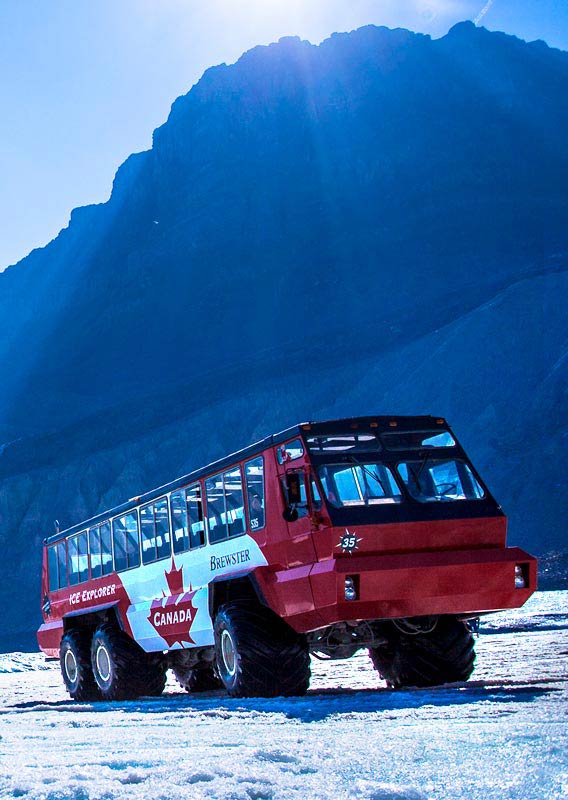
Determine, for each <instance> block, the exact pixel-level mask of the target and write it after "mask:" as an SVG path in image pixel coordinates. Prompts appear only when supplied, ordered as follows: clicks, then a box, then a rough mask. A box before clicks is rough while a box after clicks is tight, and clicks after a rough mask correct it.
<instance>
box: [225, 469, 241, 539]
mask: <svg viewBox="0 0 568 800" xmlns="http://www.w3.org/2000/svg"><path fill="white" fill-rule="evenodd" d="M223 482H224V485H225V503H226V507H227V524H228V526H229V536H239V535H240V534H241V533H244V532H245V527H246V525H245V500H244V494H243V479H242V477H241V468H240V467H234V468H233V469H230V470H228V472H225V474H224V475H223Z"/></svg>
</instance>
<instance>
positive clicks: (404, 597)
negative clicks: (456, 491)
mask: <svg viewBox="0 0 568 800" xmlns="http://www.w3.org/2000/svg"><path fill="white" fill-rule="evenodd" d="M518 564H520V565H522V569H523V573H524V575H525V578H526V585H525V587H524V588H516V587H515V567H516V565H518ZM346 577H351V578H352V579H353V583H354V585H355V587H356V589H357V599H355V600H349V601H348V600H346V599H345V578H346ZM271 583H272V586H271V587H270V589H271V591H270V594H271V595H272V596H273V598H274V601H273V602H275V607H274V610H275V611H277V613H279V614H280V616H282V617H283V618H284V619H286V620H287V622H288V623H289V624H290V625H291V626H292V627H293V628H294V629H295V630H297V631H299V632H304V633H307V632H308V631H311V630H317V629H318V628H321V627H324V626H326V625H332V624H334V623H336V622H344V621H350V620H364V619H367V620H371V619H373V620H374V619H392V618H401V617H416V616H426V615H431V614H456V615H462V616H469V615H471V616H475V615H477V614H485V613H487V612H490V611H500V610H504V609H508V608H519V607H520V606H522V605H523V604H524V603H525V602H526V601H527V600H528V598H529V597H530V596H531V594H533V592H534V591H535V590H536V588H537V561H536V559H535V558H534V557H533V556H530V555H529V554H528V553H526V552H525V551H524V550H521V549H519V548H517V547H510V548H491V549H483V550H465V551H461V550H458V551H451V552H448V551H444V552H427V553H426V552H422V553H413V554H404V555H384V556H372V555H365V556H357V555H353V556H345V557H341V558H336V559H331V560H329V561H323V562H319V563H317V564H314V565H313V566H311V567H308V568H306V567H303V568H299V569H297V570H287V571H285V572H281V573H276V574H275V575H274V581H272V582H271ZM271 605H272V603H271Z"/></svg>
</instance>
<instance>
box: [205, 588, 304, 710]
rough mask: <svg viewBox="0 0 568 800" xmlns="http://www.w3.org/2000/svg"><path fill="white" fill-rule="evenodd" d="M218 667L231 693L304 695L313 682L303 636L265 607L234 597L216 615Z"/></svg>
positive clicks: (247, 694) (274, 695)
mask: <svg viewBox="0 0 568 800" xmlns="http://www.w3.org/2000/svg"><path fill="white" fill-rule="evenodd" d="M214 631H215V655H216V659H217V672H218V674H219V677H220V679H221V681H222V682H223V684H224V686H225V688H226V690H227V692H228V693H229V694H230V695H231V696H232V697H277V696H279V695H284V696H285V697H289V696H292V695H303V694H305V693H306V691H307V689H308V685H309V682H310V656H309V652H308V645H307V642H306V639H305V637H304V636H301V635H300V634H297V633H296V632H295V631H293V630H292V628H290V627H289V626H288V625H286V623H285V622H283V621H282V620H281V619H280V618H279V617H277V616H276V615H275V614H273V613H272V612H271V611H269V610H268V609H266V608H263V607H262V606H259V605H255V604H253V603H250V602H246V601H235V602H233V603H227V604H226V605H224V606H222V607H221V608H220V609H219V612H218V613H217V616H216V618H215V626H214Z"/></svg>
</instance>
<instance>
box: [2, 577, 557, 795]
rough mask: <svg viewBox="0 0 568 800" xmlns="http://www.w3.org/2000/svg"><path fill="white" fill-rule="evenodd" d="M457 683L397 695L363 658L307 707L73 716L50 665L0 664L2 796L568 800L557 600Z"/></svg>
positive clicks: (526, 614) (229, 705)
mask: <svg viewBox="0 0 568 800" xmlns="http://www.w3.org/2000/svg"><path fill="white" fill-rule="evenodd" d="M477 654H478V655H477V666H476V670H475V672H474V674H473V677H472V680H471V681H470V682H469V683H467V684H459V685H453V686H449V687H448V686H446V687H443V688H439V689H429V690H405V691H398V692H393V691H390V690H388V689H386V688H385V686H384V684H383V683H382V682H381V681H380V680H379V678H378V676H377V674H376V673H375V672H373V670H372V668H371V665H370V661H369V659H368V657H367V656H366V654H358V655H357V656H355V657H354V658H353V659H351V660H348V661H343V662H341V661H336V662H329V663H322V662H318V661H315V662H314V663H313V681H312V688H311V690H310V692H309V694H308V695H307V697H305V698H299V699H288V700H286V699H275V700H244V701H243V700H231V699H228V698H227V697H226V696H225V695H224V694H222V693H220V692H210V693H207V694H202V695H195V696H190V695H188V694H186V693H184V692H182V691H180V689H179V688H178V687H177V684H175V682H173V681H171V682H168V686H167V688H166V693H165V695H164V696H163V697H162V698H159V699H147V700H146V699H144V700H139V701H136V702H125V703H101V704H93V705H91V704H79V703H74V702H71V701H70V700H69V699H68V697H67V695H66V693H65V691H64V688H63V684H62V681H61V677H60V674H59V666H58V664H57V663H54V662H48V663H46V662H45V661H44V659H43V656H41V655H38V654H21V653H19V654H18V653H14V654H11V655H4V656H0V687H1V690H0V798H2V800H4V798H13V797H20V798H25V799H26V800H27V799H31V798H44V799H45V800H91V798H92V799H94V798H109V800H110V798H117V800H121V799H122V798H145V799H146V798H148V799H149V800H150V799H151V800H177V798H188V799H189V798H190V799H191V800H201V798H208V800H213V799H214V798H218V799H219V800H261V799H262V798H266V799H267V800H268V799H272V798H274V800H278V798H298V799H302V800H303V799H304V798H306V800H307V799H309V800H311V799H312V798H325V799H326V800H327V798H329V799H330V800H331V798H333V800H343V798H357V799H358V798H361V799H362V800H425V798H429V799H431V800H438V799H444V798H448V800H449V798H452V800H455V798H467V800H477V799H478V798H479V800H489V798H495V799H496V800H506V799H507V798H526V800H538V799H539V798H555V799H556V798H558V799H560V798H563V799H564V798H568V702H567V701H568V675H567V673H568V669H567V665H568V592H547V593H541V594H537V595H536V596H535V597H533V598H532V599H531V601H530V602H529V603H528V604H527V605H526V607H525V608H524V609H522V610H520V611H516V612H513V613H502V614H498V615H494V616H493V617H491V618H488V619H486V620H485V621H484V623H483V625H482V630H481V635H480V637H479V639H478V641H477Z"/></svg>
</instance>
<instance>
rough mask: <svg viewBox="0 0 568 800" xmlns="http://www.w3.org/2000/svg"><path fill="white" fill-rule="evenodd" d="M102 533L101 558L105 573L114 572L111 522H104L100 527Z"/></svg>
mask: <svg viewBox="0 0 568 800" xmlns="http://www.w3.org/2000/svg"><path fill="white" fill-rule="evenodd" d="M100 534H101V560H102V562H103V575H110V573H111V572H112V569H113V566H112V543H111V538H110V522H103V524H102V525H101V527H100Z"/></svg>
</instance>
